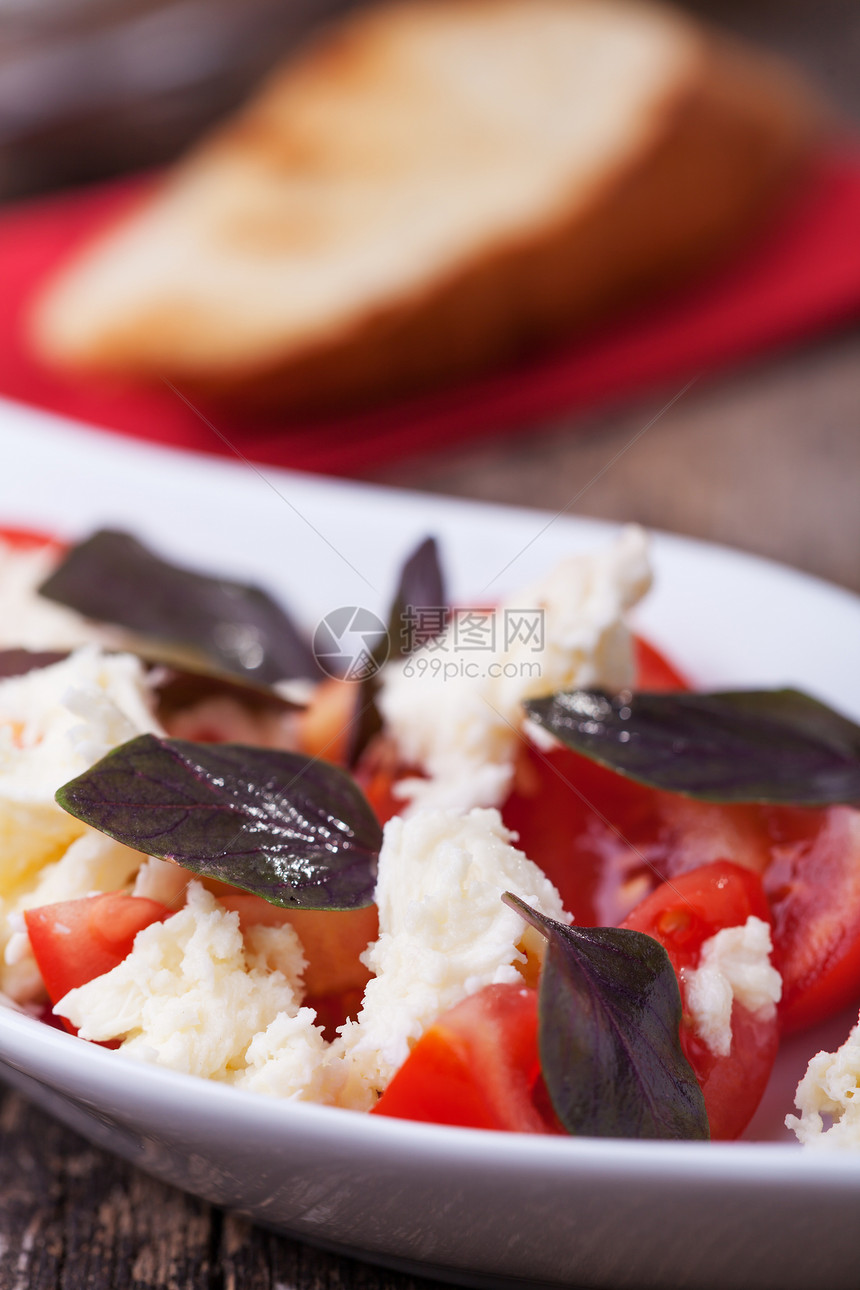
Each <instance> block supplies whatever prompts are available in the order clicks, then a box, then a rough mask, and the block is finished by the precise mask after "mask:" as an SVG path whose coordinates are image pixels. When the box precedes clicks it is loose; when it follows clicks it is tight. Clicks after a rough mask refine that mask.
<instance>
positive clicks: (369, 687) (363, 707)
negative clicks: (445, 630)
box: [347, 537, 448, 766]
mask: <svg viewBox="0 0 860 1290" xmlns="http://www.w3.org/2000/svg"><path fill="white" fill-rule="evenodd" d="M447 605H448V602H447V600H446V599H445V580H444V577H443V574H442V566H441V564H440V563H439V548H438V546H437V544H436V539H435V538H434V537H427V538H425V539H424V541H423V542H421V543H420V544H419V545H418V546H417V547H416V548H415V550H414V551H413V552H412V554H411V555H410V556H409V557H408V558H407V559H406V561H405V562H404V564H403V568H402V569H401V570H400V578H399V579H398V583H397V590H396V591H395V593H394V599H393V600H392V602H391V610H390V612H389V615H388V635H387V638H386V637H383V639H382V640H381V641H380V643H379V645H377V647H376V650H375V651H374V662H375V663H376V665H377V668H381V667H382V666H383V664H384V663H385V662H386V660H387V659H389V658H391V659H398V658H405V657H406V655H407V654H411V653H412V652H413V651H414V650H416V649H418V648H419V647H420V646H421V645H423V644H424V643H425V641H426V639H427V634H426V633H424V634H422V632H421V628H420V623H419V622H418V621H417V617H418V614H420V612H421V611H423V610H427V609H438V610H439V611H440V618H443V617H444V614H445V613H446V612H447ZM416 611H418V613H417V614H416ZM378 689H379V680H378V675H377V673H376V672H374V673H373V675H371V676H368V677H365V679H364V680H363V681H362V682H361V684H360V685H359V686H358V688H357V693H356V709H355V711H356V717H355V721H354V723H353V726H352V730H351V733H350V740H349V747H348V750H347V765H349V766H355V765H356V763H357V762H358V759H359V757H360V756H361V754H362V753H363V752H364V750H365V748H366V747H367V745H368V744H369V743H370V741H371V740H372V739H373V738H374V736H375V735H377V734H378V733H379V731H380V730H381V729H382V717H381V716H380V713H379V709H378V708H377V706H376V694H377V691H378Z"/></svg>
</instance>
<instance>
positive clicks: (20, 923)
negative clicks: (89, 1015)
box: [0, 828, 143, 1003]
mask: <svg viewBox="0 0 860 1290" xmlns="http://www.w3.org/2000/svg"><path fill="white" fill-rule="evenodd" d="M142 859H143V856H142V855H141V854H140V852H139V851H132V850H131V848H130V847H125V846H123V845H122V843H121V842H115V841H114V840H113V838H108V837H105V835H104V834H103V833H97V832H96V831H95V829H90V828H85V829H84V832H83V833H82V834H81V836H80V837H79V838H76V839H75V841H74V842H72V844H71V845H70V846H69V847H68V849H67V850H66V851H65V853H64V854H63V855H62V856H61V858H60V859H59V860H56V861H54V862H53V863H52V864H48V865H45V867H44V868H43V869H41V870H40V871H39V872H38V874H37V876H36V880H35V884H34V885H33V886H32V887H28V888H27V889H26V890H25V891H24V892H22V893H21V894H20V895H18V896H17V898H16V899H14V900H9V901H6V902H5V910H4V912H5V913H6V918H5V919H4V920H3V921H2V922H0V945H3V943H4V941H5V947H4V948H3V954H2V961H0V989H2V990H3V991H4V992H5V993H6V994H8V995H10V996H11V997H12V998H13V999H15V1000H17V1001H18V1003H28V1002H30V1001H32V1000H35V999H38V998H42V997H44V986H43V985H42V977H41V974H40V972H39V969H38V967H37V966H36V960H35V959H34V958H33V951H32V949H31V946H30V938H29V937H28V935H27V931H26V927H25V924H24V919H23V914H24V911H25V910H27V909H38V907H39V906H40V905H53V904H56V903H57V902H58V901H61V900H78V899H79V898H80V897H82V896H89V895H90V894H91V893H92V892H102V891H118V890H119V889H120V888H121V887H124V886H125V884H126V883H127V882H128V881H129V880H130V879H131V877H132V876H133V874H134V873H135V871H136V869H137V868H138V865H139V864H140V862H141V860H142ZM6 937H8V940H6Z"/></svg>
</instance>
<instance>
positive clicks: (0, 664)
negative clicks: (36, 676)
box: [0, 649, 69, 681]
mask: <svg viewBox="0 0 860 1290" xmlns="http://www.w3.org/2000/svg"><path fill="white" fill-rule="evenodd" d="M68 657H69V651H68V650H66V649H63V650H29V649H2V650H0V681H4V680H6V679H7V678H8V677H10V676H26V675H27V673H28V672H36V671H38V669H39V668H42V667H52V666H53V665H54V663H62V661H63V659H66V658H68Z"/></svg>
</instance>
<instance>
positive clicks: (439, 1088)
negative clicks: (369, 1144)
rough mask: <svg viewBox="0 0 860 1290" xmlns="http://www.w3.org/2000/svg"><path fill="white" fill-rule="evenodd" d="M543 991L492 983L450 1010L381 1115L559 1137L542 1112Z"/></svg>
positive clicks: (382, 1104)
mask: <svg viewBox="0 0 860 1290" xmlns="http://www.w3.org/2000/svg"><path fill="white" fill-rule="evenodd" d="M537 1026H538V1013H537V994H536V992H535V991H534V990H529V989H526V988H525V987H524V986H518V985H491V986H487V987H486V988H485V989H483V990H479V991H478V992H477V994H473V995H471V996H470V997H469V998H468V999H464V1000H463V1002H462V1003H458V1004H457V1006H456V1007H454V1008H450V1009H449V1010H448V1012H446V1013H445V1014H444V1015H443V1016H441V1017H440V1018H439V1020H438V1021H436V1022H435V1023H434V1024H433V1025H432V1026H431V1027H430V1028H429V1029H428V1030H427V1031H425V1033H424V1034H423V1035H422V1036H421V1038H420V1039H419V1040H418V1042H417V1043H416V1045H415V1047H414V1048H413V1049H412V1052H411V1053H410V1054H409V1056H408V1057H407V1059H406V1061H405V1062H404V1063H403V1065H402V1066H401V1067H400V1070H399V1071H397V1073H396V1074H395V1076H394V1078H393V1079H392V1081H391V1083H390V1084H389V1085H388V1088H387V1089H386V1090H385V1092H384V1093H383V1095H382V1097H381V1098H380V1100H379V1102H378V1103H377V1104H376V1106H375V1107H374V1108H373V1111H374V1114H376V1115H390V1116H394V1117H397V1118H398V1119H403V1120H425V1121H429V1122H431V1123H433V1124H457V1125H463V1126H466V1127H468V1128H473V1129H503V1130H508V1131H511V1132H521V1133H556V1132H559V1129H558V1128H557V1127H556V1125H555V1124H554V1123H553V1122H552V1120H551V1118H550V1115H551V1113H549V1112H542V1111H541V1110H540V1109H539V1106H540V1102H541V1091H542V1085H543V1081H542V1080H541V1076H540V1059H539V1057H538V1038H537Z"/></svg>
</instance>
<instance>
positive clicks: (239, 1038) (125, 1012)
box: [54, 882, 323, 1096]
mask: <svg viewBox="0 0 860 1290" xmlns="http://www.w3.org/2000/svg"><path fill="white" fill-rule="evenodd" d="M273 957H274V958H276V961H277V963H278V967H277V968H275V967H274V966H273ZM304 967H305V959H304V953H303V951H302V947H301V942H300V941H299V938H298V936H296V934H295V932H294V931H293V929H292V928H291V927H289V925H285V926H283V927H279V928H270V927H255V928H252V929H250V932H249V935H248V937H247V939H243V937H242V933H241V931H240V928H239V916H238V914H236V913H233V912H229V911H227V910H225V909H223V908H222V907H221V906H220V905H219V904H218V902H217V900H216V899H215V897H214V896H212V895H211V894H210V893H209V892H208V891H206V889H205V888H204V887H203V886H202V885H201V884H200V883H199V882H192V883H191V884H190V886H189V889H188V902H187V904H186V906H185V908H184V909H182V910H180V911H179V913H177V914H174V915H173V916H172V917H171V918H168V919H166V920H165V921H164V922H163V923H153V924H152V925H151V926H150V927H146V928H144V929H143V931H141V932H138V934H137V936H136V937H135V942H134V947H133V949H132V951H131V954H130V955H129V956H128V957H127V958H126V959H124V960H123V962H122V963H120V964H119V965H118V966H117V967H115V968H113V970H112V971H110V972H106V973H105V974H104V975H103V976H100V977H96V978H95V979H94V980H92V981H89V982H88V983H87V984H86V985H83V986H80V987H79V988H78V989H76V990H71V991H69V993H68V994H67V995H66V996H65V998H64V999H61V1000H60V1002H59V1003H58V1004H57V1006H56V1008H55V1009H54V1011H55V1012H56V1013H57V1014H59V1015H60V1016H62V1017H67V1018H68V1019H69V1020H70V1021H71V1022H72V1024H73V1025H75V1026H77V1027H78V1030H79V1033H80V1034H81V1035H82V1037H83V1038H84V1039H97V1040H105V1039H118V1038H121V1039H122V1040H123V1043H122V1051H123V1052H125V1053H127V1054H128V1055H129V1056H131V1057H138V1058H140V1059H142V1060H144V1061H151V1062H154V1063H156V1064H157V1065H160V1066H168V1067H170V1068H171V1069H172V1070H178V1071H185V1072H187V1073H189V1074H192V1075H200V1076H202V1077H203V1078H205V1079H217V1080H225V1081H229V1082H236V1081H237V1080H238V1079H239V1078H240V1077H241V1079H242V1080H243V1081H248V1082H251V1083H254V1082H256V1084H257V1086H258V1087H262V1086H264V1085H269V1086H271V1087H272V1088H274V1087H278V1088H279V1090H280V1095H281V1096H293V1095H296V1094H299V1095H301V1094H302V1093H303V1091H304V1086H303V1085H302V1086H301V1087H299V1088H294V1087H289V1088H288V1087H287V1086H288V1084H289V1079H288V1074H289V1071H290V1070H292V1072H293V1076H292V1077H293V1078H299V1079H304V1074H303V1072H305V1071H307V1070H310V1069H311V1068H312V1067H313V1068H314V1069H315V1068H316V1065H317V1064H318V1059H319V1054H320V1044H321V1040H320V1037H319V1033H318V1032H317V1031H316V1030H315V1029H314V1027H313V1025H312V1023H311V1019H310V1018H308V1017H307V1016H306V1017H303V1018H301V1019H300V1020H299V1019H297V1018H298V1013H299V1003H300V998H299V988H300V979H301V975H302V972H303V971H304ZM283 968H286V972H285V971H283V970H280V969H283ZM304 1011H305V1012H307V1011H308V1010H307V1009H305V1010H304ZM282 1013H283V1014H286V1015H287V1016H288V1017H290V1018H293V1019H294V1022H295V1024H294V1025H293V1026H292V1027H286V1026H283V1025H281V1026H280V1027H277V1028H276V1029H275V1031H269V1030H268V1028H269V1027H270V1026H271V1025H272V1023H273V1022H274V1021H275V1020H276V1019H278V1018H279V1017H280V1015H281V1014H282ZM267 1033H268V1038H265V1037H264V1036H265V1035H266V1034H267ZM255 1036H257V1037H258V1043H257V1045H256V1047H255V1048H254V1050H253V1052H250V1057H248V1055H249V1050H250V1046H251V1044H252V1041H253V1040H254V1038H255ZM279 1039H280V1040H282V1041H283V1043H288V1044H289V1047H290V1048H291V1049H294V1050H295V1051H293V1052H291V1053H280V1054H279V1052H278V1051H277V1048H278V1042H279ZM305 1050H307V1051H305ZM249 1060H250V1073H248V1074H246V1073H245V1072H246V1066H248V1061H249ZM271 1062H274V1063H275V1064H274V1067H270V1063H271ZM267 1068H268V1069H267ZM322 1082H323V1073H322V1072H317V1073H316V1074H315V1075H314V1077H313V1080H312V1086H313V1088H314V1089H315V1090H316V1091H317V1092H319V1091H321V1086H322Z"/></svg>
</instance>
